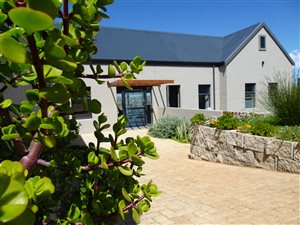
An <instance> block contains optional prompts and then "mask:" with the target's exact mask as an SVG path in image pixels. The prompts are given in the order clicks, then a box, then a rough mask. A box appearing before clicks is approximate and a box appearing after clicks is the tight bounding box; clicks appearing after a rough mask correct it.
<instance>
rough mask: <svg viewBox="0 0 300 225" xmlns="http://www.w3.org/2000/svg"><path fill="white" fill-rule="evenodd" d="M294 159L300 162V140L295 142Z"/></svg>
mask: <svg viewBox="0 0 300 225" xmlns="http://www.w3.org/2000/svg"><path fill="white" fill-rule="evenodd" d="M293 159H294V160H297V161H298V162H299V163H300V142H294V143H293Z"/></svg>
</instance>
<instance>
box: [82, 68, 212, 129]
mask: <svg viewBox="0 0 300 225" xmlns="http://www.w3.org/2000/svg"><path fill="white" fill-rule="evenodd" d="M103 69H104V73H103V74H106V71H107V66H103ZM85 73H86V74H92V72H91V70H90V68H89V66H86V67H85ZM217 76H218V68H216V77H217ZM137 79H140V80H174V83H173V84H170V85H180V100H181V108H185V109H198V85H199V84H210V85H211V106H213V97H212V95H213V93H212V88H213V87H212V79H213V78H212V68H199V67H182V66H172V67H169V66H145V67H144V70H143V72H142V73H141V74H139V75H137ZM83 80H84V81H85V83H86V85H87V86H90V87H91V93H92V99H93V98H96V99H98V100H100V101H101V103H102V112H104V113H105V114H106V115H107V116H108V118H109V121H108V122H109V123H111V124H112V123H114V122H115V121H116V119H117V114H118V111H117V107H116V105H115V102H114V98H116V88H115V87H112V88H108V86H107V84H103V85H98V84H97V83H96V82H95V81H93V80H91V79H83ZM114 80H115V79H110V80H109V81H110V82H111V81H114ZM216 82H217V81H216ZM166 85H168V84H166ZM166 85H161V86H155V87H153V90H152V106H153V118H152V119H153V121H154V122H155V121H156V120H157V119H158V118H159V116H160V113H159V112H158V108H164V107H167V102H166V96H167V94H166ZM216 94H218V90H216ZM95 119H97V115H93V118H92V119H82V120H78V122H79V123H80V124H81V125H82V126H81V129H80V132H81V133H88V132H93V124H92V123H93V120H95Z"/></svg>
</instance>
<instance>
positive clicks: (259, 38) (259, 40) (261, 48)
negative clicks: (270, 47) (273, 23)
mask: <svg viewBox="0 0 300 225" xmlns="http://www.w3.org/2000/svg"><path fill="white" fill-rule="evenodd" d="M262 38H263V39H264V47H262ZM258 47H259V50H260V51H266V50H267V38H266V35H259V36H258Z"/></svg>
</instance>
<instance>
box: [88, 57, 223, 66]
mask: <svg viewBox="0 0 300 225" xmlns="http://www.w3.org/2000/svg"><path fill="white" fill-rule="evenodd" d="M114 60H116V61H117V62H122V61H124V62H127V63H129V62H130V61H131V60H129V59H92V63H94V64H103V65H108V64H111V63H112V62H113V61H114ZM144 60H145V61H146V62H147V63H146V65H148V66H186V67H188V66H190V67H199V66H201V67H212V66H223V65H224V63H225V62H224V61H220V62H219V61H218V62H200V61H158V60H147V59H144Z"/></svg>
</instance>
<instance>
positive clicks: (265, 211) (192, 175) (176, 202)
mask: <svg viewBox="0 0 300 225" xmlns="http://www.w3.org/2000/svg"><path fill="white" fill-rule="evenodd" d="M146 133H147V131H146V130H138V129H137V130H131V131H128V135H129V136H136V135H140V136H143V135H146ZM82 137H83V138H84V140H90V139H91V135H82ZM152 140H153V141H154V142H155V144H156V147H157V150H158V152H159V154H160V159H159V160H146V164H145V167H144V170H143V171H144V173H145V174H146V176H145V177H143V178H142V180H141V181H147V180H150V179H152V180H153V182H154V183H156V184H157V185H158V186H159V189H160V190H161V191H162V194H161V195H160V196H159V197H157V198H154V201H153V203H152V207H151V210H150V211H149V212H148V213H145V214H143V216H142V218H141V224H142V225H146V224H153V225H154V224H159V225H167V224H182V225H192V224H272V225H273V224H300V175H298V174H291V173H281V172H276V171H269V170H263V169H256V168H247V167H237V166H229V165H223V164H217V163H210V162H205V161H196V160H190V159H188V154H189V148H190V145H189V144H181V143H178V142H175V141H173V140H166V139H158V138H152Z"/></svg>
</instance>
